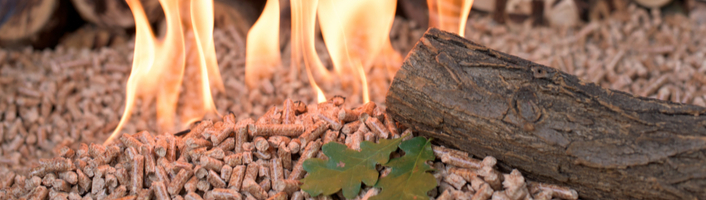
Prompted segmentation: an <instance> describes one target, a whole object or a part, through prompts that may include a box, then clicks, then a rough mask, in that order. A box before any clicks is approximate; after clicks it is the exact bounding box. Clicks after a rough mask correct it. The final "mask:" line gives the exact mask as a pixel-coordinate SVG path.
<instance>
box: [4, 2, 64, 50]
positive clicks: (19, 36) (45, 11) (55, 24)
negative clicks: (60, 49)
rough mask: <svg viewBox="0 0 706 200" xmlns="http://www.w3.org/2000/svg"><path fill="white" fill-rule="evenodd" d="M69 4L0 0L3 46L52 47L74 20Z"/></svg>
mask: <svg viewBox="0 0 706 200" xmlns="http://www.w3.org/2000/svg"><path fill="white" fill-rule="evenodd" d="M70 7H71V6H70V4H69V3H68V2H65V1H60V0H0V47H4V48H21V47H25V46H27V45H32V46H34V47H35V48H45V47H50V46H53V45H54V44H56V43H57V42H58V41H59V38H60V36H61V35H60V34H57V33H63V32H64V31H66V30H67V27H68V24H67V22H68V21H71V20H72V18H71V17H72V16H71V12H72V11H73V10H72V9H71V8H70Z"/></svg>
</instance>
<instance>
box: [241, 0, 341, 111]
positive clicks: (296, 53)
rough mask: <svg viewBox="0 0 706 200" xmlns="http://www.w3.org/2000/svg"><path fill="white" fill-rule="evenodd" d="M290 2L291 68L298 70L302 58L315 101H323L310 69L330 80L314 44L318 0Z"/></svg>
mask: <svg viewBox="0 0 706 200" xmlns="http://www.w3.org/2000/svg"><path fill="white" fill-rule="evenodd" d="M290 3H291V7H292V38H291V39H292V70H299V69H300V67H299V64H300V61H301V60H302V59H303V60H304V66H305V67H306V72H307V75H308V77H309V82H310V83H311V87H312V88H313V89H314V91H315V92H316V96H317V101H318V102H319V103H320V102H324V101H326V97H325V96H324V93H323V91H322V90H321V88H320V87H319V86H318V84H316V80H315V79H314V75H313V73H312V70H311V68H314V69H315V70H316V71H317V72H318V74H319V75H320V76H319V77H321V78H324V80H325V81H327V82H328V81H330V80H331V76H330V73H329V72H328V70H327V69H326V67H324V65H323V64H322V63H321V60H320V59H319V55H318V54H317V53H316V48H315V46H314V37H315V36H316V35H315V34H314V30H315V25H316V6H317V5H318V3H319V1H318V0H306V1H300V0H291V1H290ZM248 39H249V38H248Z"/></svg>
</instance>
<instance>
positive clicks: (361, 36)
mask: <svg viewBox="0 0 706 200" xmlns="http://www.w3.org/2000/svg"><path fill="white" fill-rule="evenodd" d="M396 6H397V1H396V0H358V1H335V0H323V1H321V3H320V4H319V10H318V14H319V24H320V25H321V33H322V35H323V37H324V41H325V42H326V47H327V49H328V52H329V54H330V55H331V59H332V61H333V66H334V70H335V71H336V73H337V74H338V75H339V76H342V77H346V76H344V75H345V74H354V75H356V76H357V77H359V78H358V79H359V80H357V81H360V82H361V85H362V86H363V89H362V90H363V102H368V101H370V97H369V96H368V86H367V79H366V77H365V72H366V71H367V70H365V69H369V68H370V67H371V66H372V65H373V62H374V61H375V60H376V59H375V58H376V57H378V56H381V55H383V56H386V55H387V54H388V53H389V51H388V52H386V53H384V54H381V53H383V50H384V49H390V50H391V49H392V47H391V45H390V29H391V27H392V21H393V20H394V18H395V8H396ZM388 47H389V48H388ZM391 52H392V53H393V56H394V54H396V52H394V51H391ZM398 57H399V56H398ZM356 76H353V77H356ZM342 81H343V86H344V87H346V86H348V85H352V86H354V92H355V91H357V90H358V88H357V87H356V86H357V85H356V84H354V83H353V81H350V80H346V79H343V80H342Z"/></svg>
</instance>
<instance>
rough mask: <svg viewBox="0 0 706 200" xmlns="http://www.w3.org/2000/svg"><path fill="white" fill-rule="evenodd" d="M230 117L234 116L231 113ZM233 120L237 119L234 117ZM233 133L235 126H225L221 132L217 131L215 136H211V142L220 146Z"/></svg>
mask: <svg viewBox="0 0 706 200" xmlns="http://www.w3.org/2000/svg"><path fill="white" fill-rule="evenodd" d="M229 115H233V114H232V113H231V114H229ZM227 117H228V115H226V118H227ZM233 118H235V117H233ZM224 119H225V118H224ZM231 133H233V125H230V124H226V125H223V126H222V127H221V128H220V129H219V130H216V132H215V133H214V134H213V135H211V142H213V144H220V143H221V142H222V141H223V140H225V139H226V138H227V137H228V136H230V135H231Z"/></svg>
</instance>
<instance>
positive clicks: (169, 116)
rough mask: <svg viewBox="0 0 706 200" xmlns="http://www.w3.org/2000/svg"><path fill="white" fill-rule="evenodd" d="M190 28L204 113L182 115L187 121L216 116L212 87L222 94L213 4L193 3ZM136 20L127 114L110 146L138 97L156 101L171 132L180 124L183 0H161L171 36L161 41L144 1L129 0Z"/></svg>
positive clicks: (162, 122)
mask: <svg viewBox="0 0 706 200" xmlns="http://www.w3.org/2000/svg"><path fill="white" fill-rule="evenodd" d="M190 2H191V5H190V12H191V13H190V14H191V21H190V22H191V26H187V27H190V28H193V31H194V35H195V36H196V39H195V40H196V46H197V47H198V50H197V51H198V61H199V62H198V63H199V69H200V72H201V90H202V91H201V92H202V94H201V96H202V103H203V105H202V106H203V108H202V112H199V113H196V114H193V116H182V121H183V122H186V121H192V120H194V119H198V118H200V117H203V115H205V114H206V113H208V112H213V113H217V112H216V108H215V104H214V103H213V99H212V97H211V90H210V85H215V87H216V88H217V89H219V90H223V83H222V81H221V77H220V74H219V72H218V68H217V67H218V64H217V63H216V57H215V47H214V44H213V14H212V13H213V2H212V1H190ZM127 3H128V6H130V10H131V11H132V13H133V16H134V18H135V31H136V34H135V51H134V54H133V63H132V71H131V73H130V77H129V78H128V82H127V88H126V100H125V111H124V112H123V115H122V117H121V119H120V123H118V126H117V127H116V128H115V130H114V131H113V133H112V135H111V136H110V137H109V138H108V139H107V140H106V141H105V144H109V143H110V142H111V141H112V140H113V139H115V138H117V137H118V136H119V135H120V130H121V129H122V127H123V126H124V125H125V123H126V122H127V121H128V120H129V118H130V115H131V113H132V109H133V107H134V104H135V99H136V98H141V99H143V100H145V102H149V101H152V100H154V99H155V98H156V103H157V118H158V125H159V127H160V128H161V129H164V130H168V129H170V128H171V127H173V126H174V124H175V120H174V117H175V111H176V106H177V100H178V97H179V89H180V87H181V84H182V80H183V75H184V63H185V47H184V46H185V42H184V27H183V26H182V21H181V14H180V13H179V11H180V9H179V1H173V0H160V1H159V3H160V4H161V5H162V8H163V9H164V15H165V17H166V23H167V32H166V34H165V36H164V39H163V40H157V38H155V36H154V34H153V33H152V29H151V27H150V25H149V22H148V21H147V16H146V15H145V12H144V9H143V8H142V4H141V3H140V0H127Z"/></svg>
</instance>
